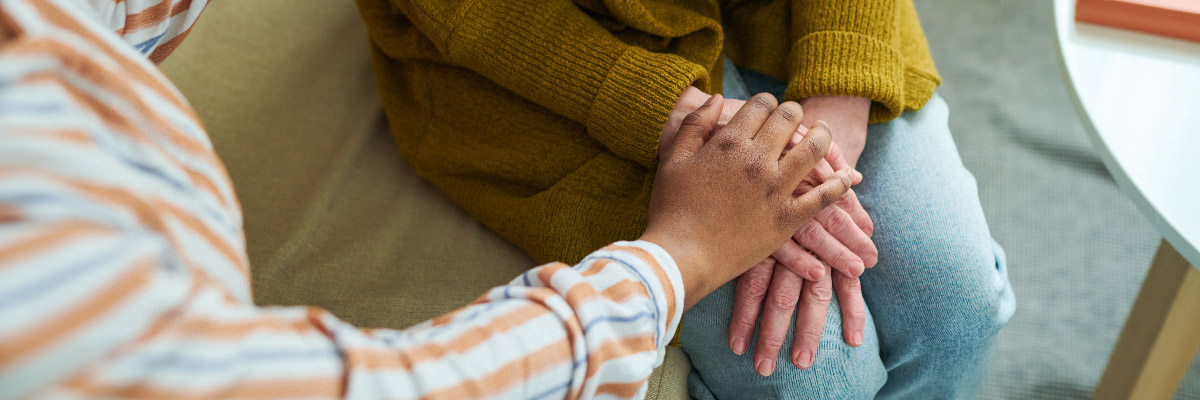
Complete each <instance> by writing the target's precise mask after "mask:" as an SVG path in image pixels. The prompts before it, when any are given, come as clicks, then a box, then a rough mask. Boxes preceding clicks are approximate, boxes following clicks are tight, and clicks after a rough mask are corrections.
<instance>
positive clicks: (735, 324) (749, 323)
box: [729, 315, 757, 332]
mask: <svg viewBox="0 0 1200 400" xmlns="http://www.w3.org/2000/svg"><path fill="white" fill-rule="evenodd" d="M755 317H757V315H755ZM729 330H730V331H731V332H754V318H734V319H733V320H732V321H729Z"/></svg>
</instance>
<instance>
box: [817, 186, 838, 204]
mask: <svg viewBox="0 0 1200 400" xmlns="http://www.w3.org/2000/svg"><path fill="white" fill-rule="evenodd" d="M817 199H818V200H819V201H820V202H821V208H825V207H829V205H830V204H833V202H835V201H837V199H838V195H837V193H834V192H833V191H832V189H829V188H819V189H818V190H817Z"/></svg>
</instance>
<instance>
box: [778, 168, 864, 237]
mask: <svg viewBox="0 0 1200 400" xmlns="http://www.w3.org/2000/svg"><path fill="white" fill-rule="evenodd" d="M834 177H835V178H837V179H830V180H827V181H825V182H824V183H822V184H821V185H820V186H817V187H815V188H812V189H811V190H809V191H806V192H804V194H802V195H800V196H799V197H794V198H792V205H791V210H790V211H791V212H790V215H789V217H790V218H792V220H791V223H792V226H793V227H794V230H800V225H801V224H802V223H804V221H807V220H808V219H809V218H812V217H813V216H814V215H817V213H818V212H821V210H823V209H825V207H829V205H830V204H833V202H835V201H837V200H838V199H839V198H841V197H842V195H843V194H845V193H846V191H847V190H850V173H849V171H839V172H838V173H836V174H834Z"/></svg>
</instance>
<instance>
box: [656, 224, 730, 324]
mask: <svg viewBox="0 0 1200 400" xmlns="http://www.w3.org/2000/svg"><path fill="white" fill-rule="evenodd" d="M638 240H642V241H646V242H650V243H654V244H656V245H658V247H661V248H662V249H663V250H664V251H666V252H667V254H668V255H670V256H671V259H672V260H674V261H675V267H676V268H677V269H678V270H679V277H680V280H681V281H682V282H683V288H682V289H683V298H684V301H683V302H684V309H685V310H686V309H688V308H691V307H692V305H694V304H696V303H697V302H699V301H700V299H702V298H704V296H706V295H707V294H708V293H709V292H711V291H712V290H713V289H711V288H708V286H709V284H708V280H709V279H708V276H709V275H710V274H709V273H708V268H709V266H708V265H707V260H708V259H709V257H705V256H704V255H703V254H701V250H700V248H699V247H698V246H696V245H695V243H694V241H691V240H686V239H682V238H681V237H680V235H669V234H663V233H659V232H657V231H656V230H653V229H647V230H646V232H645V233H643V234H642V236H641V237H639V238H638Z"/></svg>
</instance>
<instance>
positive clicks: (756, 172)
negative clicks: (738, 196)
mask: <svg viewBox="0 0 1200 400" xmlns="http://www.w3.org/2000/svg"><path fill="white" fill-rule="evenodd" d="M766 164H767V163H766V160H763V158H762V157H761V156H758V155H751V156H750V157H747V158H746V164H745V165H742V172H743V173H744V174H746V177H747V178H751V179H756V178H758V177H760V176H762V174H763V171H764V170H765V169H766Z"/></svg>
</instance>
